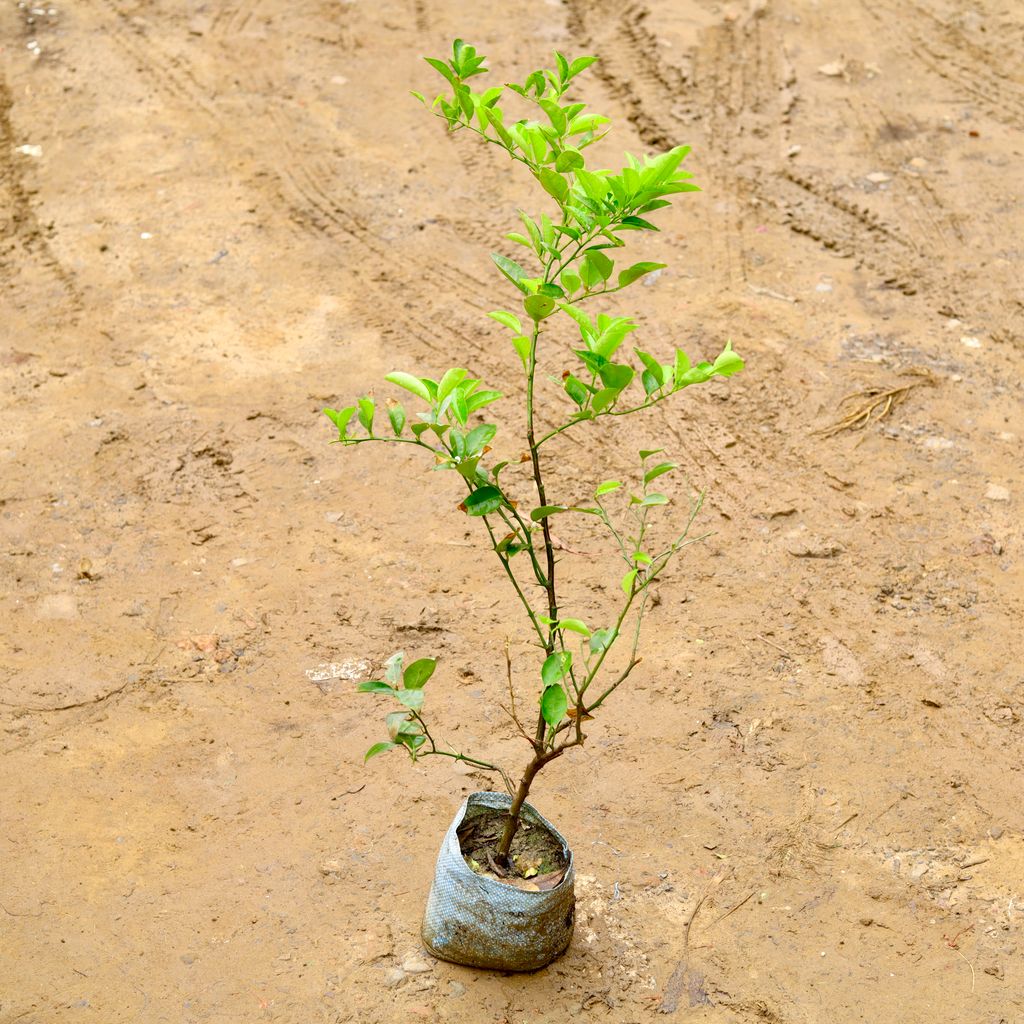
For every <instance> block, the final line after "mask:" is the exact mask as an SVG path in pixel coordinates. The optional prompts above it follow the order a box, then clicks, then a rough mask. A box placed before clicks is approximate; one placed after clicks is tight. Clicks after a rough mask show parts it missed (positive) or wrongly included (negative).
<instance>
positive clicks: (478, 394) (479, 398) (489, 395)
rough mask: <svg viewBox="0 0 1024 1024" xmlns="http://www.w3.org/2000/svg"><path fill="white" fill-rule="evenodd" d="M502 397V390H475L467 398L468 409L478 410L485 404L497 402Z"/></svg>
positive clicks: (470, 410) (471, 410) (468, 410)
mask: <svg viewBox="0 0 1024 1024" xmlns="http://www.w3.org/2000/svg"><path fill="white" fill-rule="evenodd" d="M501 397H502V394H501V392H500V391H474V392H473V393H472V394H471V395H470V396H469V397H468V398H467V399H466V411H467V412H476V411H477V409H482V408H483V407H484V406H485V405H490V404H491V402H496V401H497V400H498V399H499V398H501Z"/></svg>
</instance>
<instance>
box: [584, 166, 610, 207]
mask: <svg viewBox="0 0 1024 1024" xmlns="http://www.w3.org/2000/svg"><path fill="white" fill-rule="evenodd" d="M576 181H577V182H579V184H580V186H581V187H582V188H583V191H584V192H586V194H587V196H588V198H590V199H593V200H594V202H596V203H600V202H601V201H602V200H603V199H604V197H605V196H606V195H607V194H608V188H609V186H608V180H607V178H605V177H604V176H603V175H600V174H594V173H593V172H591V171H585V170H584V169H583V168H582V167H578V168H577V169H576Z"/></svg>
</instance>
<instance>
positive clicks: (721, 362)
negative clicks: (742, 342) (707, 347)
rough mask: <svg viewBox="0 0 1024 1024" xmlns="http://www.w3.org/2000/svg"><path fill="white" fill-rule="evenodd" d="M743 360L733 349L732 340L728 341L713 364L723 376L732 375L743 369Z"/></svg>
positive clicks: (716, 370) (716, 371)
mask: <svg viewBox="0 0 1024 1024" xmlns="http://www.w3.org/2000/svg"><path fill="white" fill-rule="evenodd" d="M743 366H744V363H743V360H742V359H741V358H740V357H739V356H738V355H736V353H735V352H733V350H732V342H731V341H727V342H726V343H725V348H723V349H722V352H721V354H720V355H719V356H718V358H717V359H716V360H715V361H714V363H713V364H712V369H713V370H714V371H715V373H717V374H718V375H719V376H721V377H731V376H732V375H733V374H734V373H739V372H740V370H742V369H743Z"/></svg>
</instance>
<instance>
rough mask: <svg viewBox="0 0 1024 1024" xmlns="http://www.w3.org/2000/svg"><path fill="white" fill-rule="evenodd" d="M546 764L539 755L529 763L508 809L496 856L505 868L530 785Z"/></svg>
mask: <svg viewBox="0 0 1024 1024" xmlns="http://www.w3.org/2000/svg"><path fill="white" fill-rule="evenodd" d="M544 764H545V759H544V758H543V757H539V756H538V757H535V758H534V759H533V760H532V761H531V762H530V763H529V765H528V766H527V768H526V771H525V772H524V773H523V777H522V779H521V780H520V782H519V788H518V789H517V790H516V795H515V796H514V797H513V799H512V806H511V807H509V809H508V817H507V818H506V819H505V830H504V831H503V832H502V833H501V839H500V840H499V841H498V849H497V851H496V853H495V858H494V859H495V860H496V861H497V862H498V863H499V864H500V865H501V866H502V867H503V868H507V867H508V866H509V859H508V854H509V850H511V849H512V840H513V839H514V838H515V835H516V830H517V829H518V828H519V814H520V812H521V811H522V809H523V804H524V803H525V802H526V798H527V796H528V795H529V793H530V786H531V785H533V780H534V778H535V777H536V775H537V772H539V771H540V770H541V768H542V767H543V765H544Z"/></svg>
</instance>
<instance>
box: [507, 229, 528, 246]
mask: <svg viewBox="0 0 1024 1024" xmlns="http://www.w3.org/2000/svg"><path fill="white" fill-rule="evenodd" d="M505 237H506V238H507V239H508V240H509V241H510V242H515V243H516V244H517V245H525V246H526V248H527V249H532V248H533V245H532V244H531V242H530V240H529V239H528V238H527V237H526V236H525V235H521V234H520V233H519V232H518V231H510V232H509V233H508V234H507V235H506V236H505Z"/></svg>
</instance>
